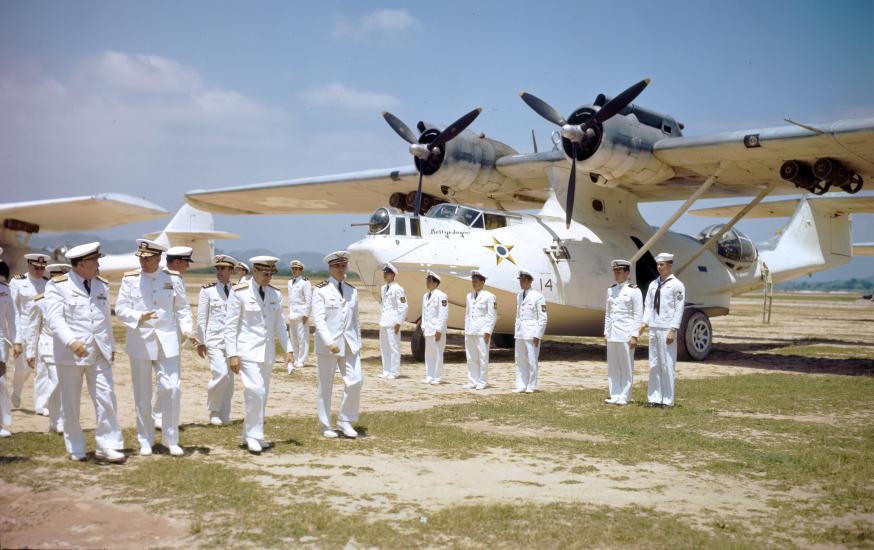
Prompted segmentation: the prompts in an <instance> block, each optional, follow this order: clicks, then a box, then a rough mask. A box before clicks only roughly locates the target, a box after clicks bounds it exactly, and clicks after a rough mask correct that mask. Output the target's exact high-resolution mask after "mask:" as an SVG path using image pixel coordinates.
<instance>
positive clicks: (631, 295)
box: [604, 260, 643, 405]
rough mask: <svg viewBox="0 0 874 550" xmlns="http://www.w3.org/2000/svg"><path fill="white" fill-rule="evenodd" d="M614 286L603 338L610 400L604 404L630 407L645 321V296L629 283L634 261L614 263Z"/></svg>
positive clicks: (608, 296)
mask: <svg viewBox="0 0 874 550" xmlns="http://www.w3.org/2000/svg"><path fill="white" fill-rule="evenodd" d="M611 265H612V267H613V278H614V279H615V281H616V282H615V283H614V284H612V285H610V288H608V289H607V307H606V310H605V312H604V339H605V340H606V341H607V380H608V381H609V389H610V397H609V398H607V399H605V400H604V402H605V403H610V404H615V405H627V404H628V402H629V401H631V384H632V381H633V380H632V375H633V371H634V350H635V349H636V348H637V338H638V337H639V336H640V325H641V322H642V321H643V296H641V294H640V289H639V288H637V285H633V284H631V282H630V281H629V280H628V276H629V273H630V271H631V262H629V261H628V260H613V262H612V264H611Z"/></svg>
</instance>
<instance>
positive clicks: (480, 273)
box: [470, 269, 488, 281]
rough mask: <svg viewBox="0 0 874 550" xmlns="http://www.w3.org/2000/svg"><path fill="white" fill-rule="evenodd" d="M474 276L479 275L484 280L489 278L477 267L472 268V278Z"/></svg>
mask: <svg viewBox="0 0 874 550" xmlns="http://www.w3.org/2000/svg"><path fill="white" fill-rule="evenodd" d="M474 277H477V278H479V279H482V280H483V281H485V280H486V279H488V277H486V276H485V275H483V273H482V271H479V270H477V269H471V270H470V278H471V279H473V278H474Z"/></svg>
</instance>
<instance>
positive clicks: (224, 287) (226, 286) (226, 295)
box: [222, 284, 231, 298]
mask: <svg viewBox="0 0 874 550" xmlns="http://www.w3.org/2000/svg"><path fill="white" fill-rule="evenodd" d="M222 289H224V291H225V298H229V297H230V295H231V293H230V291H229V290H228V285H227V284H224V285H222Z"/></svg>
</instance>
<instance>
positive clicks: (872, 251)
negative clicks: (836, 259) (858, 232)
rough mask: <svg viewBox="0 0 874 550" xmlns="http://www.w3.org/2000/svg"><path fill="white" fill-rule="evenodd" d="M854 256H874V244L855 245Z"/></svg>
mask: <svg viewBox="0 0 874 550" xmlns="http://www.w3.org/2000/svg"><path fill="white" fill-rule="evenodd" d="M853 256H874V243H853Z"/></svg>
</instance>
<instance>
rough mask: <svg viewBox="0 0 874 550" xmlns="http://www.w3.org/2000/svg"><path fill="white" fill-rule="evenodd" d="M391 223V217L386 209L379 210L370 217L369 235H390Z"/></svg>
mask: <svg viewBox="0 0 874 550" xmlns="http://www.w3.org/2000/svg"><path fill="white" fill-rule="evenodd" d="M390 221H391V216H390V215H389V213H388V210H386V209H385V208H379V209H377V210H376V212H374V213H373V215H372V216H370V221H369V222H368V224H367V225H368V231H367V233H368V234H369V235H385V234H387V233H388V224H389V222H390Z"/></svg>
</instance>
